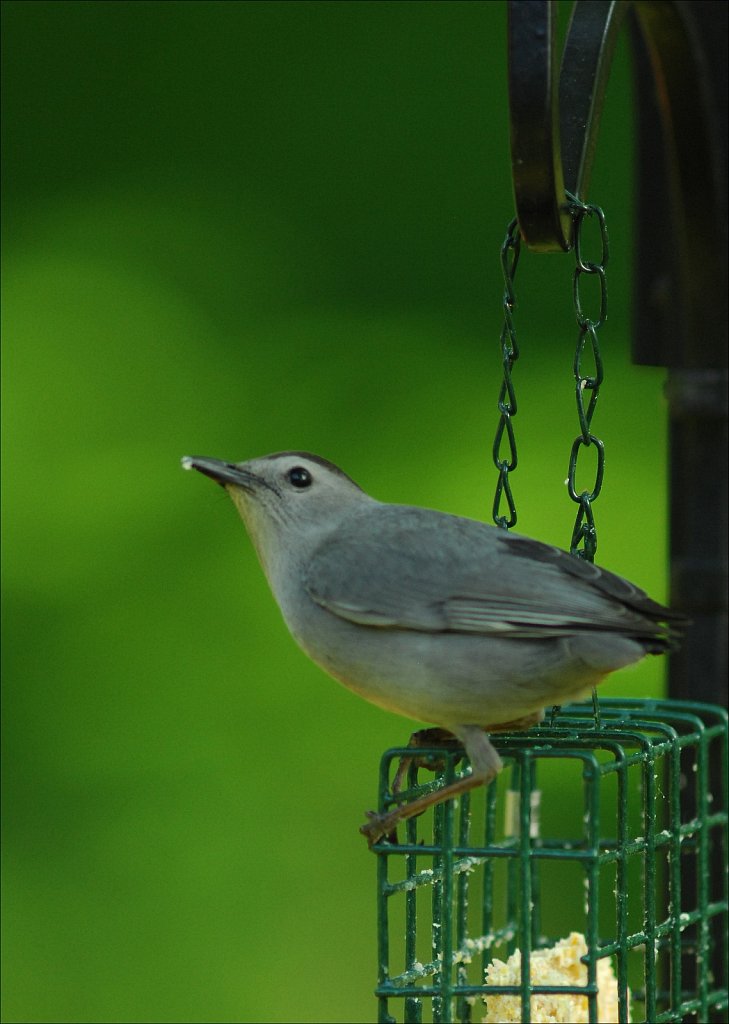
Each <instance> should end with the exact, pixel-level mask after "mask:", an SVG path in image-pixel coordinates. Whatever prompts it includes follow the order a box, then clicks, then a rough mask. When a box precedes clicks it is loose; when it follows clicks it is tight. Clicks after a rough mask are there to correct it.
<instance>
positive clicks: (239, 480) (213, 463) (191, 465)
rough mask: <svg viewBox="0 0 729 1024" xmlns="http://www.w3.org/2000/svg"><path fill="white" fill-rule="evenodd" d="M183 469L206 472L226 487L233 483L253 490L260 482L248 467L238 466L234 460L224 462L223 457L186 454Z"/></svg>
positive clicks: (206, 474)
mask: <svg viewBox="0 0 729 1024" xmlns="http://www.w3.org/2000/svg"><path fill="white" fill-rule="evenodd" d="M182 468H183V469H196V470H197V471H198V473H204V474H205V476H209V477H210V479H211V480H214V481H215V482H216V483H218V484H220V486H221V487H226V486H227V485H228V484H233V485H234V486H236V487H243V488H245V489H246V490H248V491H249V490H251V489H252V488H253V487H254V486H255V484H256V483H257V482H258V478H257V477H255V476H254V475H253V473H250V472H249V471H248V470H246V469H242V468H241V467H240V466H236V465H235V463H234V462H223V461H222V460H221V459H209V458H207V456H204V455H201V456H198V455H185V456H183V458H182Z"/></svg>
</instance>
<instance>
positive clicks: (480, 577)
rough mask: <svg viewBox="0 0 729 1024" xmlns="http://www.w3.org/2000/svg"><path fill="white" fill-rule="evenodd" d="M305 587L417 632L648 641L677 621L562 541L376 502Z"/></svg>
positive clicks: (353, 613) (341, 609)
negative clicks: (591, 635) (584, 634)
mask: <svg viewBox="0 0 729 1024" xmlns="http://www.w3.org/2000/svg"><path fill="white" fill-rule="evenodd" d="M365 538H366V539H365ZM304 585H305V587H306V589H307V591H308V592H309V594H310V596H311V597H312V599H313V600H314V601H316V602H317V603H318V604H319V605H321V606H322V607H324V608H327V609H328V610H329V611H331V612H332V613H333V614H335V615H338V616H339V617H341V618H344V619H348V620H350V621H351V622H356V623H358V624H360V625H366V626H374V627H380V628H399V629H411V630H418V631H421V632H444V631H447V632H462V633H476V634H491V635H500V636H504V637H506V636H510V637H517V636H518V637H538V638H544V637H549V636H560V635H562V636H564V635H571V634H574V633H575V632H580V631H583V630H592V631H603V630H604V631H608V632H619V633H622V634H624V635H628V636H639V637H644V638H646V639H650V638H660V637H661V636H662V635H663V634H664V633H665V631H666V630H665V627H664V626H662V625H660V623H664V622H668V621H670V620H671V618H672V614H671V613H670V612H669V611H668V610H667V609H665V608H663V607H662V606H661V605H659V604H657V603H656V602H655V601H652V600H651V599H650V598H649V597H648V596H647V595H646V594H645V593H643V591H641V590H639V589H638V588H637V587H634V586H633V585H632V584H631V583H629V582H628V581H627V580H623V579H622V578H621V577H619V576H615V575H614V574H613V573H610V572H607V571H606V570H604V569H599V568H597V566H594V565H591V564H590V563H588V562H585V561H584V560H582V559H578V558H575V557H574V556H572V555H568V554H567V553H566V552H564V551H560V549H559V548H554V547H550V546H549V545H546V544H542V543H540V542H539V541H535V540H531V539H529V538H527V537H521V536H518V535H514V534H510V533H507V532H506V531H504V530H499V529H497V528H496V527H492V526H488V525H486V524H485V523H478V522H475V521H474V520H470V519H462V518H460V517H457V516H450V515H446V514H445V513H442V512H435V511H432V510H430V509H421V508H413V507H409V506H393V505H384V504H379V503H373V504H372V505H371V506H368V507H367V509H365V510H361V511H359V512H357V513H356V514H355V515H353V516H352V517H351V518H349V519H348V520H346V521H345V522H344V523H343V524H340V526H339V527H338V529H337V531H336V533H335V534H334V535H333V536H331V537H330V538H328V539H326V540H325V541H323V542H322V543H321V544H320V545H319V547H318V548H317V549H316V550H315V552H314V554H313V556H312V558H311V559H310V560H309V562H308V565H307V566H306V569H305V574H304Z"/></svg>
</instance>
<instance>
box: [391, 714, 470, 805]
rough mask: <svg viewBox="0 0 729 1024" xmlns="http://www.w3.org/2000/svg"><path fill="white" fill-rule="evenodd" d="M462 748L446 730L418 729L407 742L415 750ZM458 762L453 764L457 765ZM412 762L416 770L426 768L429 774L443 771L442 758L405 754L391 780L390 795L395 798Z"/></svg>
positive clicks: (443, 763)
mask: <svg viewBox="0 0 729 1024" xmlns="http://www.w3.org/2000/svg"><path fill="white" fill-rule="evenodd" d="M460 746H462V744H461V741H460V740H458V739H456V737H455V736H454V735H453V733H452V732H448V730H447V729H440V728H438V727H435V728H432V729H418V731H417V732H414V733H413V734H412V736H411V737H410V740H409V741H408V747H412V748H413V749H414V750H417V749H419V748H422V747H448V748H451V749H453V748H454V747H456V748H457V747H460ZM458 760H460V758H458ZM458 760H457V761H456V762H455V763H456V764H458ZM413 762H414V763H415V764H416V765H417V766H418V768H427V769H428V770H429V771H431V772H440V771H443V768H444V767H445V761H444V760H443V758H442V757H433V756H432V755H422V756H418V755H417V754H407V755H406V756H405V757H401V758H400V764H399V765H398V767H397V771H396V772H395V777H394V778H393V780H392V794H393V796H397V794H398V793H399V792H400V790H401V789H402V787H403V783H404V781H405V778H406V776H407V773H408V769H409V768H410V765H411V764H413Z"/></svg>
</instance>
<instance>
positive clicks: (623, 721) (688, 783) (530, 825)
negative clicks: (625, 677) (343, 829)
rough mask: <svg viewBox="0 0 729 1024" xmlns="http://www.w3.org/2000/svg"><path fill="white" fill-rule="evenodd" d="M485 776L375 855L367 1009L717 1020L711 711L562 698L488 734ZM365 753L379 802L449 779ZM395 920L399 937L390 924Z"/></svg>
mask: <svg viewBox="0 0 729 1024" xmlns="http://www.w3.org/2000/svg"><path fill="white" fill-rule="evenodd" d="M498 739H499V742H498V743H497V744H496V745H497V748H498V751H499V754H500V755H501V757H502V758H503V760H504V763H505V766H506V767H505V769H504V772H503V773H502V775H501V776H500V777H499V779H497V780H496V781H494V782H493V783H492V784H491V785H490V786H489V787H488V789H486V790H485V791H482V792H479V791H475V792H474V793H472V794H465V795H464V796H463V797H462V798H461V799H460V800H459V801H451V802H447V803H444V804H440V805H437V806H436V807H435V808H434V810H433V812H429V813H428V814H426V815H423V816H422V817H421V818H416V819H411V820H410V821H408V822H406V823H405V825H404V826H401V832H402V835H401V836H400V842H399V843H394V844H393V843H391V842H387V841H381V842H380V843H379V844H378V845H377V846H375V848H374V849H375V851H376V852H377V854H378V879H379V902H378V926H379V962H380V975H379V984H378V986H377V990H376V994H377V997H378V999H379V1018H378V1019H379V1020H380V1021H381V1022H391V1021H392V1022H394V1021H398V1020H402V1021H412V1022H415V1021H464V1022H465V1021H474V1022H475V1021H486V1022H489V1024H492V1022H493V1024H495V1022H504V1024H508V1022H511V1021H515V1022H519V1021H523V1022H529V1021H533V1022H538V1021H554V1022H559V1021H570V1022H572V1024H577V1022H579V1021H585V1022H588V1021H590V1022H601V1024H604V1022H611V1021H615V1022H618V1021H619V1022H621V1024H622V1022H627V1021H633V1022H639V1021H647V1022H650V1024H658V1022H662V1021H683V1020H694V1021H697V1022H709V1021H717V1022H718V1021H725V1020H726V1019H727V1012H728V1005H727V981H726V979H727V961H726V958H727V943H726V932H727V889H726V874H725V872H724V871H723V870H722V866H723V865H724V863H725V860H726V853H727V771H726V764H727V739H728V736H727V715H726V713H725V712H724V711H722V710H721V709H719V708H716V707H713V706H710V705H701V704H692V703H689V702H685V701H640V700H632V701H619V700H606V701H601V702H600V721H599V723H596V721H595V717H594V714H593V707H592V704H574V705H570V706H567V707H564V708H562V709H561V710H560V712H559V714H558V715H557V716H556V718H555V721H554V722H553V723H552V724H550V725H548V726H542V727H539V728H536V729H532V730H531V731H530V732H529V733H528V734H524V733H514V734H511V735H508V736H502V737H499V738H498ZM412 753H413V751H412V750H411V749H408V748H404V749H396V750H390V751H388V752H387V753H386V754H385V756H384V757H383V760H382V769H381V792H380V810H386V809H389V808H390V807H392V806H393V804H395V803H396V802H399V801H400V800H402V799H405V800H410V799H414V798H415V797H417V796H420V795H421V794H422V793H424V792H427V791H428V790H429V789H431V788H433V787H434V786H436V785H442V784H444V783H445V782H448V781H452V780H453V779H454V778H455V777H456V773H457V771H462V770H463V767H462V766H461V765H460V764H458V762H459V758H460V754H459V753H458V752H454V750H453V749H452V748H439V747H433V748H427V749H423V750H420V751H419V752H418V753H419V755H420V762H421V763H422V760H423V759H427V758H429V757H431V758H434V759H438V760H440V761H441V763H442V764H443V765H445V767H444V770H443V771H442V773H439V775H438V776H437V777H436V778H435V780H434V781H433V776H432V774H428V779H429V780H431V781H425V782H424V781H422V780H421V775H422V773H423V771H424V769H423V768H422V767H419V766H418V763H415V762H413V763H412V764H411V766H410V769H409V778H408V786H409V789H408V790H407V791H405V792H401V793H399V794H398V795H397V796H395V795H393V793H392V791H391V788H390V787H391V782H392V778H393V774H394V771H395V769H396V768H397V764H398V762H399V759H400V758H401V757H404V756H409V755H412ZM403 936H404V941H403V940H402V937H403Z"/></svg>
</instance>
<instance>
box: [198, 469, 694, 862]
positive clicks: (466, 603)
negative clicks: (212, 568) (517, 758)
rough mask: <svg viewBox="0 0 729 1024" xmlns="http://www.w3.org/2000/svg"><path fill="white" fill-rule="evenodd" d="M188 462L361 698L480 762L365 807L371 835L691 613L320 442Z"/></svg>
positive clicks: (309, 648) (661, 643)
mask: <svg viewBox="0 0 729 1024" xmlns="http://www.w3.org/2000/svg"><path fill="white" fill-rule="evenodd" d="M182 464H183V466H184V467H185V468H186V469H197V470H199V472H201V473H204V474H205V475H206V476H209V477H212V479H213V480H216V481H217V482H218V483H219V484H221V485H222V486H224V487H225V488H226V490H227V491H228V493H229V494H230V496H231V498H232V499H233V501H234V503H235V505H236V507H237V509H238V511H239V513H240V515H241V516H242V518H243V520H244V522H245V524H246V527H247V529H248V533H249V534H250V537H251V540H252V541H253V544H254V545H255V548H256V551H257V553H258V557H259V559H260V561H261V565H262V566H263V570H264V572H265V574H266V577H267V578H268V582H269V584H270V586H271V590H272V591H273V595H274V597H275V598H276V600H277V601H278V604H279V607H280V609H281V612H282V613H283V617H284V619H285V621H286V624H287V626H288V628H289V630H290V631H291V633H292V635H293V637H294V639H295V640H296V641H297V643H298V644H299V645H300V646H301V647H302V648H303V649H304V651H305V652H306V653H307V654H308V655H309V656H310V657H311V658H312V659H313V660H314V661H315V662H316V663H317V664H318V665H320V666H321V667H322V668H323V669H324V670H325V671H326V672H328V673H329V674H330V675H332V676H334V678H335V679H338V680H339V681H340V682H342V683H344V685H345V686H348V687H349V688H350V689H351V690H354V691H355V692H356V693H359V694H360V695H361V696H362V697H364V698H365V699H366V700H369V701H372V703H373V704H379V705H380V707H383V708H387V709H388V710H390V711H396V712H398V713H399V714H402V715H406V716H408V717H411V718H417V719H422V720H423V721H426V722H433V723H436V724H437V725H439V726H442V727H444V728H445V729H447V730H448V731H449V732H450V733H452V734H453V735H455V736H456V737H457V738H458V739H459V740H460V741H461V742H462V743H463V745H464V747H465V749H466V753H467V755H468V758H469V760H470V762H471V768H472V771H471V774H470V775H468V776H465V777H463V778H461V779H459V780H458V781H456V782H454V783H452V784H451V785H449V786H446V787H444V788H443V789H441V790H438V791H436V792H435V793H430V794H428V795H426V796H425V797H421V798H420V799H418V800H414V801H412V802H411V803H410V804H406V805H403V806H400V807H398V808H396V809H395V810H394V811H391V812H390V813H389V814H384V815H375V814H373V813H371V814H370V821H369V823H368V824H366V825H364V826H363V827H362V831H363V832H364V833H365V835H367V837H368V839H369V841H370V843H372V842H374V841H375V840H377V839H378V838H379V837H380V836H382V835H385V834H387V833H389V832H391V831H392V830H393V829H394V827H395V825H396V824H397V822H399V821H402V820H403V819H405V818H408V817H410V816H411V815H413V814H418V813H420V812H421V811H422V810H424V809H425V808H426V807H428V806H430V805H431V804H433V803H436V802H438V801H440V800H443V799H447V798H450V797H452V796H455V795H457V794H458V793H462V792H464V791H465V790H466V789H470V788H472V787H473V786H476V785H480V784H481V783H484V782H488V781H489V780H490V779H492V778H493V777H494V776H495V775H496V773H497V772H498V771H499V770H500V768H501V766H502V764H501V760H500V758H499V756H498V754H497V753H496V751H495V750H494V748H493V747H492V745H491V743H490V742H489V738H488V736H487V733H488V732H489V731H491V732H493V731H499V730H503V729H504V728H505V727H509V728H526V727H527V726H528V725H531V724H534V723H535V722H538V721H540V720H541V718H542V717H543V709H544V708H545V707H546V706H548V705H553V704H560V703H563V702H565V701H567V700H570V699H573V698H575V697H578V696H582V695H583V694H584V693H585V692H587V691H589V690H590V689H591V688H592V687H594V686H596V685H597V684H598V683H600V682H602V680H603V679H604V678H605V676H607V675H608V674H609V673H610V672H614V671H615V670H616V669H619V668H623V667H624V666H626V665H630V664H631V663H633V662H636V661H639V660H640V659H641V658H642V657H643V656H644V655H645V654H661V653H663V652H665V651H666V650H668V649H670V647H671V646H672V644H673V642H674V639H675V637H676V635H677V634H678V631H679V630H680V626H681V624H682V616H680V615H678V614H676V613H674V612H671V611H669V610H668V609H667V608H664V607H663V606H662V605H660V604H657V603H656V602H655V601H653V600H651V598H650V597H648V596H647V594H645V593H644V592H643V591H642V590H639V589H638V587H635V586H633V584H632V583H628V582H627V580H624V579H622V578H621V577H619V576H615V575H614V574H613V573H611V572H607V571H606V570H605V569H599V568H597V566H595V565H591V564H590V563H589V562H586V561H584V560H583V559H580V558H576V557H574V556H572V555H569V554H567V553H566V552H564V551H560V549H559V548H555V547H551V546H550V545H548V544H542V543H540V542H539V541H536V540H531V539H529V538H527V537H522V536H519V535H517V534H515V533H508V532H507V531H505V530H502V529H498V528H497V527H494V526H489V525H487V524H485V523H480V522H476V521H475V520H472V519H464V518H461V517H460V516H453V515H448V514H446V513H444V512H436V511H434V510H432V509H425V508H417V507H412V506H408V505H389V504H383V503H382V502H379V501H376V500H375V499H374V498H371V497H369V495H367V494H365V492H364V491H363V490H362V489H361V488H360V487H358V486H357V484H356V483H355V482H354V481H353V480H352V479H350V477H348V476H347V475H346V473H343V472H342V470H341V469H338V468H337V467H336V466H335V465H333V463H331V462H328V461H327V460H326V459H322V458H320V457H319V456H317V455H310V454H307V453H306V452H280V453H278V454H275V455H267V456H264V457H263V458H260V459H252V460H251V461H250V462H238V463H231V462H221V461H219V460H218V459H209V458H197V457H195V458H191V457H185V458H184V459H183V460H182Z"/></svg>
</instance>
